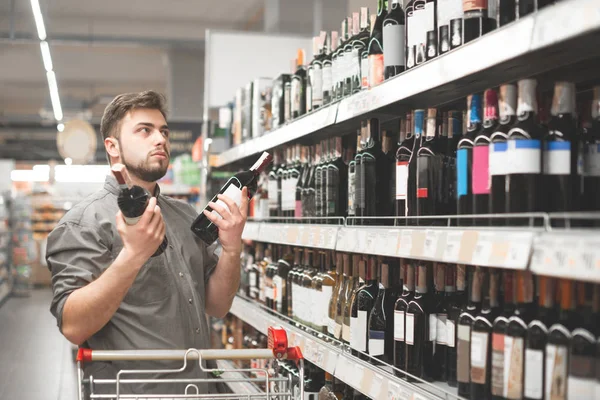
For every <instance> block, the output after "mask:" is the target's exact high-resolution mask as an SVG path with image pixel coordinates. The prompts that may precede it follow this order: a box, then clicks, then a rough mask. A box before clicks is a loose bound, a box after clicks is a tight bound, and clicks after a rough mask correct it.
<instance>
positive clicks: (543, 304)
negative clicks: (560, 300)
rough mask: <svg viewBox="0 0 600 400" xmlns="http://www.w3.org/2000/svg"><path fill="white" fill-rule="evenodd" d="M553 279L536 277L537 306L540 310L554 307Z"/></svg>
mask: <svg viewBox="0 0 600 400" xmlns="http://www.w3.org/2000/svg"><path fill="white" fill-rule="evenodd" d="M554 282H555V281H554V279H552V278H548V277H545V276H538V304H539V306H540V308H546V309H550V308H553V307H554V297H555V287H554Z"/></svg>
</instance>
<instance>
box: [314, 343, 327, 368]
mask: <svg viewBox="0 0 600 400" xmlns="http://www.w3.org/2000/svg"><path fill="white" fill-rule="evenodd" d="M325 355H326V350H325V348H324V347H323V346H318V347H317V353H316V356H315V364H316V365H317V366H318V367H319V368H321V369H324V368H325Z"/></svg>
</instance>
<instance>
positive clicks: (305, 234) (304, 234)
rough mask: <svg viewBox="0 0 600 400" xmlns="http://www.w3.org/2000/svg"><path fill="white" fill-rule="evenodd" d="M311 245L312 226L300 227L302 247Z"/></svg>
mask: <svg viewBox="0 0 600 400" xmlns="http://www.w3.org/2000/svg"><path fill="white" fill-rule="evenodd" d="M309 243H310V226H309V225H303V226H301V227H300V244H301V245H302V246H308V244H309Z"/></svg>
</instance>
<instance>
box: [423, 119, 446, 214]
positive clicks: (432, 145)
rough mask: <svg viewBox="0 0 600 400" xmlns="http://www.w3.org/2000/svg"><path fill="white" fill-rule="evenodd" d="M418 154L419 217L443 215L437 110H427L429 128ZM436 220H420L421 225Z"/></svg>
mask: <svg viewBox="0 0 600 400" xmlns="http://www.w3.org/2000/svg"><path fill="white" fill-rule="evenodd" d="M425 132H426V133H425V137H424V138H423V140H422V144H421V148H420V149H419V151H418V153H417V215H418V216H430V215H443V211H442V199H441V197H442V194H441V192H440V189H441V188H442V168H443V160H442V157H441V155H440V146H439V144H440V143H439V142H440V141H439V140H438V139H439V138H438V137H437V136H436V133H437V110H436V109H435V108H430V109H428V110H427V128H426V131H425ZM433 222H434V220H431V219H425V220H419V224H420V225H429V224H432V223H433Z"/></svg>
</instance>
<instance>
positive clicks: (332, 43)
mask: <svg viewBox="0 0 600 400" xmlns="http://www.w3.org/2000/svg"><path fill="white" fill-rule="evenodd" d="M338 40H339V39H338V32H337V31H332V32H331V36H329V43H328V44H329V48H325V49H324V51H325V53H326V55H325V58H323V73H322V76H323V82H322V83H323V105H324V106H326V105H328V104H329V103H331V102H332V101H333V99H334V97H333V96H334V93H333V88H334V85H333V82H334V80H333V68H334V66H333V64H334V57H335V58H336V61H337V55H336V52H337V46H338Z"/></svg>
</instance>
